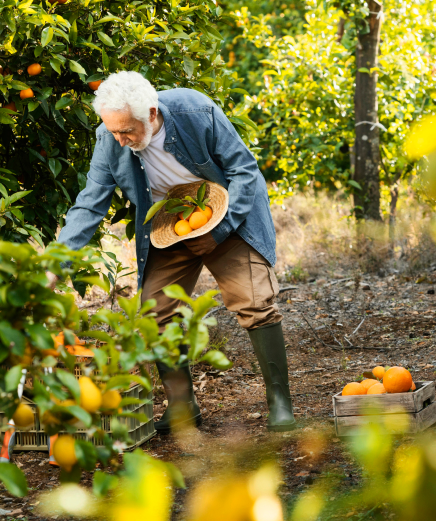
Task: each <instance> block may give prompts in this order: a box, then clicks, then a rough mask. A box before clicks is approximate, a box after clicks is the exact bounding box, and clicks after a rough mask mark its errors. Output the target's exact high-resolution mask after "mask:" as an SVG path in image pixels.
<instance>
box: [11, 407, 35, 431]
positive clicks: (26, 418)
mask: <svg viewBox="0 0 436 521" xmlns="http://www.w3.org/2000/svg"><path fill="white" fill-rule="evenodd" d="M12 419H13V420H14V423H15V425H16V426H17V427H21V428H26V427H30V426H31V425H33V422H34V417H33V411H32V409H31V408H30V407H29V406H28V405H26V404H25V403H20V405H19V406H18V407H17V408H16V409H15V412H14V414H13V415H12Z"/></svg>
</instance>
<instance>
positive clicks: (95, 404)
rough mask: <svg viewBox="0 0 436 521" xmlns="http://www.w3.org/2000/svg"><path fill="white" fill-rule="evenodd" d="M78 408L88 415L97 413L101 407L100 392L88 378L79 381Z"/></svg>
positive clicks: (83, 377)
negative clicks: (88, 413)
mask: <svg viewBox="0 0 436 521" xmlns="http://www.w3.org/2000/svg"><path fill="white" fill-rule="evenodd" d="M79 385H80V407H82V408H83V409H85V411H88V412H90V413H93V412H96V411H98V409H100V407H101V391H100V389H99V388H98V387H97V386H96V385H95V383H94V382H93V381H92V380H91V378H89V377H88V376H82V377H81V378H80V379H79Z"/></svg>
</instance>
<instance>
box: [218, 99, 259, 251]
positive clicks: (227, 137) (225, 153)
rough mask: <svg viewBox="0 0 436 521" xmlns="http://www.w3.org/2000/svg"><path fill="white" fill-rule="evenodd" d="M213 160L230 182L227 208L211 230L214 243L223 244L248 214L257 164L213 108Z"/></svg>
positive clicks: (226, 121)
mask: <svg viewBox="0 0 436 521" xmlns="http://www.w3.org/2000/svg"><path fill="white" fill-rule="evenodd" d="M212 139H213V143H212V155H213V159H214V161H215V162H216V163H217V164H218V165H219V166H220V168H221V169H222V170H223V172H224V175H225V178H226V180H227V181H228V183H229V186H228V192H229V209H228V211H227V214H226V216H225V218H224V219H223V220H222V221H221V223H220V224H219V225H218V226H216V227H215V228H214V229H213V230H212V236H213V238H214V239H215V241H216V242H217V243H218V244H220V243H222V242H223V241H224V240H225V239H226V238H227V237H228V236H229V235H230V233H232V232H234V231H236V230H237V228H238V227H239V225H240V224H242V222H243V221H244V220H245V219H246V217H247V215H248V214H249V213H250V211H251V209H252V207H253V203H254V198H255V195H256V183H257V178H258V175H259V168H258V166H257V161H256V159H255V158H254V156H253V154H252V153H251V152H250V151H249V150H248V148H247V146H246V145H245V143H244V142H243V141H242V139H241V138H240V136H239V134H238V133H237V132H236V130H235V128H234V126H233V125H232V123H231V122H230V121H229V119H228V118H227V117H226V116H225V114H224V113H223V111H222V110H221V109H220V108H219V107H214V109H213V138H212Z"/></svg>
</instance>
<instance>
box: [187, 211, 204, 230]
mask: <svg viewBox="0 0 436 521" xmlns="http://www.w3.org/2000/svg"><path fill="white" fill-rule="evenodd" d="M206 223H207V217H206V214H205V212H203V213H199V212H194V213H193V214H192V215H191V217H190V218H189V225H190V226H191V228H192V229H193V230H198V228H201V227H202V226H204V225H205V224H206Z"/></svg>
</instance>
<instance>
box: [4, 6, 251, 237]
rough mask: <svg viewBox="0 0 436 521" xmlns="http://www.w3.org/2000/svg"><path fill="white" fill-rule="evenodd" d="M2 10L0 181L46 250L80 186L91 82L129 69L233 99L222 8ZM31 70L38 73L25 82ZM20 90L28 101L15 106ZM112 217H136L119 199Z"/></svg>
mask: <svg viewBox="0 0 436 521" xmlns="http://www.w3.org/2000/svg"><path fill="white" fill-rule="evenodd" d="M0 12H1V17H0V35H1V36H0V46H1V47H0V49H1V52H0V66H2V70H3V74H2V75H1V74H0V100H2V102H3V107H2V108H1V109H0V168H2V170H0V173H1V176H2V178H1V182H2V184H3V185H4V187H5V189H4V190H6V191H7V194H8V195H10V194H11V193H14V192H17V191H20V190H23V189H25V190H26V191H31V193H29V194H28V195H27V197H26V198H25V200H24V201H25V202H24V203H23V208H22V210H21V212H22V215H23V217H24V221H25V222H26V223H30V224H31V225H32V226H34V227H36V228H37V229H38V230H40V231H41V234H42V240H43V241H44V243H45V244H47V243H48V242H50V241H51V240H52V239H54V238H55V232H56V229H57V227H58V225H59V224H60V225H61V226H62V225H63V218H64V215H65V213H66V211H67V210H68V208H69V207H70V206H71V205H72V204H73V203H74V201H75V199H76V196H77V194H78V192H79V191H80V190H81V189H83V188H84V186H85V184H86V175H87V170H88V167H89V162H90V158H91V155H92V150H93V147H94V143H95V135H94V134H95V128H96V125H97V124H98V118H97V116H96V115H95V113H94V112H93V111H92V109H91V102H92V99H93V89H95V88H97V87H98V83H97V84H95V83H93V82H98V81H100V80H101V79H104V78H105V77H106V76H107V75H108V74H110V73H113V72H116V71H119V70H134V71H138V72H140V73H141V74H143V75H144V76H145V77H146V78H147V79H149V80H150V81H151V82H152V83H153V84H154V85H155V86H156V87H157V89H158V90H160V89H169V88H176V87H186V88H193V89H196V90H198V91H200V92H203V93H205V94H206V95H208V96H210V97H211V98H212V99H213V100H214V101H215V102H216V103H218V104H219V105H220V106H221V107H223V108H224V109H226V110H227V108H228V103H229V102H230V101H231V84H232V83H233V82H234V78H233V77H232V72H231V71H227V70H225V69H224V63H223V61H222V59H221V57H220V52H219V48H220V42H221V39H222V37H221V35H220V33H219V32H218V30H217V29H216V28H215V22H216V21H217V20H218V19H219V18H220V16H222V9H221V8H220V7H217V6H216V5H215V3H214V2H212V1H211V0H194V1H193V2H190V3H187V2H185V1H179V0H164V1H157V0H153V1H150V2H147V3H141V2H136V1H135V2H129V1H127V0H121V1H117V2H109V1H103V0H92V1H91V0H80V1H79V0H77V1H76V0H74V1H69V2H67V3H64V2H60V3H57V2H55V3H53V2H51V3H49V2H46V1H45V0H44V1H43V2H42V3H38V2H31V1H30V0H26V1H21V2H19V1H18V0H2V1H1V2H0ZM33 63H37V64H39V65H40V66H41V68H42V69H41V72H40V73H39V74H36V75H33V76H30V75H29V73H28V72H27V68H28V66H30V65H31V64H33ZM91 87H92V88H91ZM27 88H30V89H31V90H32V93H33V96H31V97H29V98H27V99H24V100H22V99H21V97H20V92H21V91H23V90H25V89H27ZM11 103H12V105H11ZM6 107H8V108H6ZM238 123H239V124H237V128H238V129H239V130H241V131H243V130H244V126H245V124H244V123H243V122H241V121H239V122H238ZM235 124H236V123H235ZM4 190H2V193H3V191H4ZM119 210H123V212H122V213H123V215H122V216H120V214H118V216H117V218H116V219H115V222H117V221H118V220H120V219H127V220H128V221H129V220H131V219H133V218H134V210H135V209H134V208H133V207H130V208H127V207H126V201H125V199H124V198H123V196H122V194H121V193H117V194H115V195H114V205H113V209H112V211H111V212H110V213H109V215H108V216H107V217H108V218H110V217H111V216H112V215H113V214H114V213H116V212H117V211H119ZM17 219H18V221H20V217H17ZM1 222H2V221H0V224H1ZM15 228H16V230H15V232H14V234H12V235H10V236H9V238H11V239H14V240H15V239H21V240H23V238H24V239H25V238H26V234H25V233H24V232H23V231H20V230H19V229H18V228H21V230H26V233H30V230H28V229H27V228H25V227H24V226H22V225H20V226H18V223H17V226H16V227H15ZM17 230H18V231H17ZM20 234H22V235H23V237H22V236H21V235H20ZM31 235H32V234H31ZM100 237H101V230H100V232H98V233H97V235H96V236H95V238H96V239H97V240H98V239H99V238H100Z"/></svg>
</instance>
